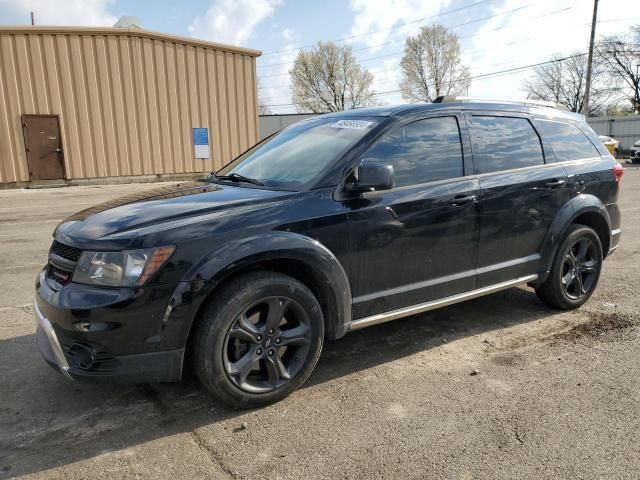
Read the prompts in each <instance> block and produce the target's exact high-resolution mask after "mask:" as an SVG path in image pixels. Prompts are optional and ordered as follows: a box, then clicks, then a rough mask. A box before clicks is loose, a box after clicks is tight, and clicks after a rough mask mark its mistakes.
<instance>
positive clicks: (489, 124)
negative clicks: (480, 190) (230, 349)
mask: <svg viewBox="0 0 640 480" xmlns="http://www.w3.org/2000/svg"><path fill="white" fill-rule="evenodd" d="M472 125H473V126H472V129H471V133H472V134H471V138H472V143H473V158H474V162H475V164H476V169H477V171H478V173H489V172H497V171H500V170H510V169H512V168H522V167H530V166H534V165H542V164H543V163H544V155H543V154H542V144H541V143H540V137H538V134H537V133H536V131H535V129H534V128H533V126H532V125H531V123H530V122H529V120H527V119H526V118H517V117H494V116H489V115H474V116H473V119H472Z"/></svg>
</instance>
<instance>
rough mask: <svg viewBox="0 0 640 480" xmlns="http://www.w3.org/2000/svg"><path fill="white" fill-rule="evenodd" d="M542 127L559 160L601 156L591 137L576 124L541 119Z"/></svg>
mask: <svg viewBox="0 0 640 480" xmlns="http://www.w3.org/2000/svg"><path fill="white" fill-rule="evenodd" d="M540 128H541V129H542V133H543V134H544V136H545V138H546V139H547V140H548V141H549V143H550V144H551V148H553V153H555V154H556V159H557V160H558V161H559V162H565V161H568V160H580V159H581V158H592V157H599V156H600V153H598V150H597V149H596V147H594V146H593V143H591V141H590V140H589V138H588V137H587V136H586V135H585V134H584V133H582V130H580V129H579V128H578V127H576V126H575V125H571V124H569V123H563V122H552V121H550V120H540ZM605 138H606V137H605Z"/></svg>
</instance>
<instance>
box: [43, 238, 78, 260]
mask: <svg viewBox="0 0 640 480" xmlns="http://www.w3.org/2000/svg"><path fill="white" fill-rule="evenodd" d="M49 253H53V254H55V255H58V256H59V257H62V258H64V259H66V260H69V261H71V262H77V261H78V260H80V255H82V250H81V249H79V248H76V247H70V246H68V245H65V244H63V243H60V242H58V241H56V240H54V241H53V244H52V245H51V250H49Z"/></svg>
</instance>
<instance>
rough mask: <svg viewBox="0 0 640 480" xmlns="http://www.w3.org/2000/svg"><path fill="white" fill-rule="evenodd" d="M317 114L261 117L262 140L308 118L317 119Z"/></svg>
mask: <svg viewBox="0 0 640 480" xmlns="http://www.w3.org/2000/svg"><path fill="white" fill-rule="evenodd" d="M318 115H319V114H317V113H291V114H286V115H260V117H259V118H258V122H259V131H260V140H262V139H263V138H266V137H268V136H269V135H271V134H273V133H276V132H277V131H278V130H282V129H283V128H284V127H288V126H289V125H293V124H294V123H296V122H299V121H301V120H306V119H307V118H313V117H317V116H318Z"/></svg>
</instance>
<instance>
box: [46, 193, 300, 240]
mask: <svg viewBox="0 0 640 480" xmlns="http://www.w3.org/2000/svg"><path fill="white" fill-rule="evenodd" d="M285 195H291V192H281V191H273V190H260V189H256V188H244V187H239V186H233V185H226V184H225V185H222V184H215V183H208V182H181V183H177V184H173V185H169V186H166V187H160V188H155V189H152V190H145V191H144V192H141V193H134V194H131V195H127V196H124V197H120V198H116V199H114V200H111V201H108V202H105V203H101V204H99V205H96V206H94V207H90V208H87V209H85V210H82V211H80V212H78V213H76V214H74V215H72V216H70V217H68V218H66V219H65V220H63V221H62V222H61V223H60V224H59V225H58V226H57V227H56V230H55V232H54V237H56V238H58V239H59V240H60V241H62V242H63V243H65V239H64V237H67V238H68V239H70V240H66V243H71V244H77V243H78V241H80V242H82V241H83V240H97V239H101V238H103V237H106V236H108V235H113V234H116V233H122V232H126V231H128V230H134V229H137V228H140V227H147V226H151V225H156V224H161V223H163V222H168V221H172V220H177V219H180V218H185V217H194V216H198V215H204V214H209V213H214V212H216V211H217V210H224V209H233V208H236V207H240V206H246V205H251V204H259V203H260V204H261V203H264V202H265V201H266V202H269V201H270V200H272V199H277V198H280V197H282V196H285Z"/></svg>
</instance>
